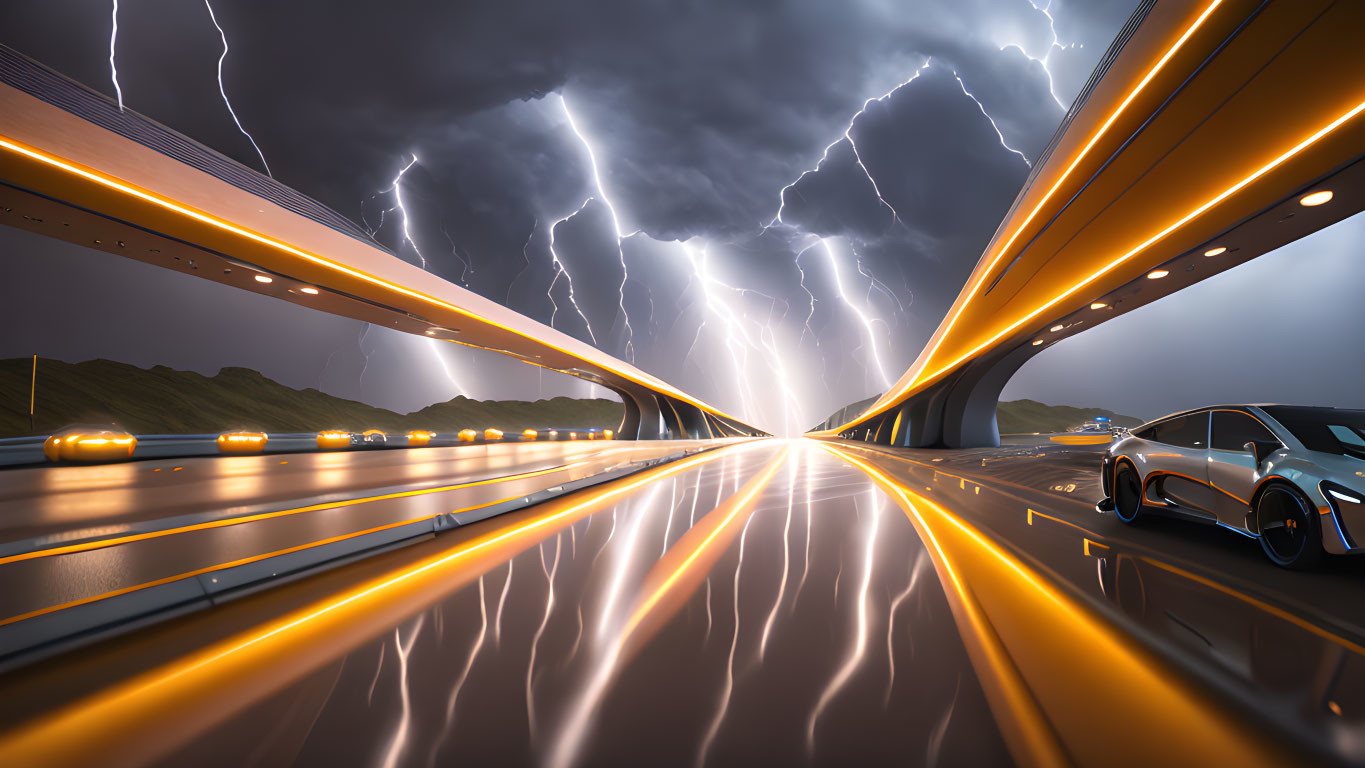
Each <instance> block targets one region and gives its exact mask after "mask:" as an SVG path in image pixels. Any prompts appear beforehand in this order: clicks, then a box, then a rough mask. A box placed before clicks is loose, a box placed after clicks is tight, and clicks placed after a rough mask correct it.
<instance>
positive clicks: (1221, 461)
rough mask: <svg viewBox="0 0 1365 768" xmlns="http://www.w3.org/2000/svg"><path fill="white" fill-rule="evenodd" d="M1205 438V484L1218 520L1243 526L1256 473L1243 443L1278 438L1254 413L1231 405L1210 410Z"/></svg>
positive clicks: (1254, 463)
mask: <svg viewBox="0 0 1365 768" xmlns="http://www.w3.org/2000/svg"><path fill="white" fill-rule="evenodd" d="M1209 441H1210V445H1209V467H1208V470H1209V485H1211V486H1212V487H1213V488H1214V490H1215V492H1216V499H1217V507H1216V509H1215V513H1216V514H1217V515H1218V521H1219V522H1221V523H1224V524H1226V525H1230V526H1232V527H1234V528H1237V529H1239V530H1247V514H1248V513H1249V512H1250V511H1251V494H1252V492H1253V491H1254V490H1255V489H1256V482H1257V480H1259V479H1260V475H1259V473H1258V471H1257V467H1256V458H1255V457H1254V456H1252V455H1251V452H1250V451H1248V450H1246V449H1245V448H1243V446H1244V445H1246V444H1247V443H1250V442H1273V443H1279V442H1280V441H1279V439H1278V438H1276V437H1275V435H1274V434H1273V433H1272V432H1271V431H1270V430H1269V429H1268V428H1266V426H1265V425H1264V424H1262V423H1261V422H1260V421H1259V420H1258V419H1256V417H1254V416H1252V415H1251V414H1249V413H1246V412H1244V411H1237V410H1231V409H1229V410H1216V411H1214V412H1213V424H1212V432H1211V435H1210V438H1209Z"/></svg>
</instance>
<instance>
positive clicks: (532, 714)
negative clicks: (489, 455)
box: [526, 533, 564, 741]
mask: <svg viewBox="0 0 1365 768" xmlns="http://www.w3.org/2000/svg"><path fill="white" fill-rule="evenodd" d="M563 543H564V537H563V534H562V533H560V534H556V535H555V559H554V563H553V564H552V565H551V566H550V567H549V569H548V570H546V568H545V542H543V541H542V542H541V543H540V545H539V547H538V549H539V550H540V568H541V570H542V571H544V572H545V583H546V584H547V585H549V593H548V595H547V597H546V598H545V615H544V616H542V617H541V619H540V627H539V628H538V629H537V630H536V634H535V637H534V638H533V639H532V640H531V659H530V661H529V662H527V664H526V724H527V727H528V729H529V730H530V734H531V740H532V741H535V738H536V702H535V696H534V694H533V692H532V691H533V685H534V682H535V671H536V652H537V651H538V650H539V649H540V638H541V637H542V636H543V635H544V634H545V626H546V625H547V624H549V623H550V613H551V612H552V611H554V607H555V574H556V573H557V572H558V571H559V551H560V547H561V546H562V545H563Z"/></svg>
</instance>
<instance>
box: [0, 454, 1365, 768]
mask: <svg viewBox="0 0 1365 768" xmlns="http://www.w3.org/2000/svg"><path fill="white" fill-rule="evenodd" d="M1098 450H1099V449H1098V448H1096V449H1084V448H1073V447H1066V446H1057V445H1049V446H1046V447H1041V448H1039V447H1029V446H1010V447H1006V448H1001V449H992V450H982V451H953V452H924V451H920V452H915V451H903V450H887V449H879V448H878V449H869V448H862V447H858V446H855V445H851V444H844V443H838V444H822V443H819V442H816V441H808V440H805V441H790V442H784V441H777V440H767V441H758V442H753V443H746V444H740V445H734V446H730V447H726V448H722V449H720V450H717V451H712V452H708V453H704V454H699V455H697V456H693V457H690V458H688V459H684V460H681V461H678V462H674V463H672V464H668V465H665V466H662V467H658V468H655V469H651V470H647V471H646V472H643V473H641V474H639V475H635V476H631V477H628V478H624V479H622V480H619V481H615V482H612V483H609V484H606V485H603V486H599V487H596V488H593V489H590V490H587V491H584V492H580V493H577V494H573V495H571V496H566V497H564V498H562V499H558V500H555V501H552V502H549V503H546V504H543V505H539V506H537V507H532V508H530V509H526V510H522V511H519V512H514V513H510V514H507V515H503V516H501V517H498V518H494V519H491V520H487V521H484V522H482V523H477V524H474V525H471V526H467V527H465V528H460V529H456V530H454V531H450V532H448V533H444V534H442V535H440V536H437V537H436V538H435V539H432V540H429V541H426V542H423V543H420V544H417V545H414V546H411V547H407V548H404V549H401V550H397V551H393V552H389V553H386V554H384V555H380V556H377V557H374V558H370V559H368V560H365V561H361V562H358V563H355V564H353V565H350V566H347V567H345V568H341V569H337V570H335V571H332V572H329V573H326V574H322V575H319V576H316V577H313V578H310V579H305V580H302V581H299V582H296V583H292V584H288V585H285V586H282V587H279V588H276V589H272V590H269V591H266V592H262V593H259V594H256V595H253V596H248V597H243V598H241V599H238V600H235V601H232V602H229V603H226V604H224V605H220V606H218V607H216V608H214V609H213V610H212V611H209V612H205V613H200V614H197V615H194V616H190V617H185V618H183V619H180V620H176V621H172V622H167V623H164V624H161V625H158V626H154V627H149V628H147V629H144V630H142V631H140V632H138V633H134V634H130V635H127V636H125V637H122V638H119V639H117V640H114V641H110V642H106V643H101V644H98V645H95V646H91V647H90V648H88V649H86V650H85V651H82V652H81V653H80V654H79V655H76V654H70V655H68V656H66V657H59V658H54V659H50V660H47V661H44V662H40V663H37V664H34V665H32V666H30V667H28V668H24V669H20V670H17V671H14V672H11V673H9V674H7V675H5V676H3V677H0V686H3V687H4V688H5V689H6V690H7V691H8V693H9V695H7V696H5V697H0V727H3V728H4V729H5V730H4V732H3V734H0V763H3V764H16V765H17V764H31V763H42V764H48V765H62V764H71V765H78V764H90V763H92V762H99V763H101V764H127V765H167V766H171V765H187V764H193V765H243V764H260V765H367V766H368V765H373V766H385V767H387V766H400V765H401V766H407V765H414V766H428V765H451V764H458V763H464V764H474V765H487V764H497V765H549V766H571V765H640V764H650V765H688V766H691V765H753V764H769V765H809V764H815V765H886V764H897V765H900V764H912V765H1000V764H1010V763H1021V764H1030V763H1036V764H1045V765H1066V764H1074V765H1115V764H1151V763H1153V762H1163V763H1166V764H1173V763H1180V764H1191V763H1213V764H1230V762H1229V761H1232V762H1236V763H1238V764H1243V765H1279V764H1292V763H1296V762H1301V763H1304V764H1323V763H1328V764H1330V763H1360V762H1361V761H1362V759H1365V678H1362V675H1363V674H1365V671H1362V670H1365V667H1362V664H1361V660H1362V657H1363V656H1365V648H1363V647H1362V645H1361V635H1360V633H1359V631H1358V630H1357V627H1358V626H1359V624H1360V618H1361V617H1360V613H1361V612H1362V608H1361V605H1360V600H1359V596H1360V589H1359V584H1360V583H1361V582H1360V578H1361V575H1362V574H1361V569H1360V567H1359V565H1358V564H1356V563H1355V562H1354V561H1346V562H1344V563H1334V564H1333V565H1332V566H1331V567H1329V569H1328V570H1326V571H1324V572H1321V573H1317V574H1295V573H1288V572H1285V571H1281V570H1279V569H1276V568H1274V566H1272V565H1270V564H1269V563H1268V562H1262V561H1261V560H1258V559H1257V558H1258V557H1261V556H1260V553H1259V549H1258V548H1256V544H1255V542H1252V541H1249V540H1245V539H1241V538H1239V537H1237V536H1235V535H1230V534H1227V533H1225V532H1219V531H1211V530H1205V529H1202V528H1199V527H1197V526H1195V527H1193V528H1192V527H1190V526H1181V525H1177V524H1175V523H1172V524H1171V525H1170V526H1164V525H1158V526H1151V527H1145V528H1141V529H1132V528H1128V527H1126V526H1122V524H1120V523H1119V522H1118V521H1116V520H1114V519H1112V517H1110V516H1105V515H1101V514H1099V513H1098V512H1096V511H1095V510H1094V508H1093V503H1094V500H1095V499H1096V498H1098V495H1099V494H1098V488H1097V485H1096V478H1095V470H1094V467H1095V465H1096V463H1097V458H1098ZM1248 544H1249V545H1250V547H1251V548H1249V547H1248V546H1247V545H1248ZM1252 548H1254V549H1252ZM1351 598H1355V599H1351Z"/></svg>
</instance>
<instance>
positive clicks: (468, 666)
mask: <svg viewBox="0 0 1365 768" xmlns="http://www.w3.org/2000/svg"><path fill="white" fill-rule="evenodd" d="M483 581H484V576H480V577H479V621H480V623H479V633H478V635H476V636H475V637H474V644H473V646H472V647H471V648H470V649H469V657H468V658H466V659H465V662H464V669H462V670H460V676H459V677H457V678H456V679H455V684H454V685H452V686H451V687H450V698H448V699H447V700H446V719H445V728H444V730H443V731H442V732H441V738H439V739H436V740H435V741H434V742H433V743H432V746H431V754H430V755H429V756H428V758H427V765H428V766H434V765H436V754H437V753H438V752H440V751H441V746H442V745H443V744H445V741H446V739H448V738H449V737H450V734H451V732H452V731H453V730H454V728H453V726H454V725H455V705H456V703H457V702H458V701H459V698H460V690H461V689H462V688H464V683H465V681H466V680H468V679H469V672H470V670H472V669H473V668H474V661H475V660H476V659H478V657H479V651H481V650H483V644H484V640H486V639H487V638H488V603H487V601H486V599H485V597H484V587H483Z"/></svg>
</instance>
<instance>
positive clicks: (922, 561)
mask: <svg viewBox="0 0 1365 768" xmlns="http://www.w3.org/2000/svg"><path fill="white" fill-rule="evenodd" d="M927 567H929V559H928V557H927V556H926V555H925V554H924V550H922V549H921V550H920V551H919V553H918V554H916V555H915V562H914V563H913V564H911V566H910V583H908V584H906V585H905V589H904V590H902V591H901V593H900V594H898V595H896V598H895V599H894V600H892V601H891V608H890V610H889V611H888V614H889V615H888V618H887V621H886V661H887V664H888V665H889V667H890V673H889V674H888V675H887V678H886V695H884V696H883V697H882V709H886V708H888V707H890V706H891V689H892V688H894V687H895V685H896V646H895V637H896V610H897V609H898V608H900V607H901V603H903V602H905V599H906V598H908V597H910V595H911V593H913V592H914V591H915V587H916V586H917V585H918V584H919V579H920V574H921V573H923V572H924V569H925V568H927ZM907 634H909V633H907ZM910 638H911V645H910V655H911V657H912V658H913V657H914V654H915V646H914V642H913V640H914V635H910Z"/></svg>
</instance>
